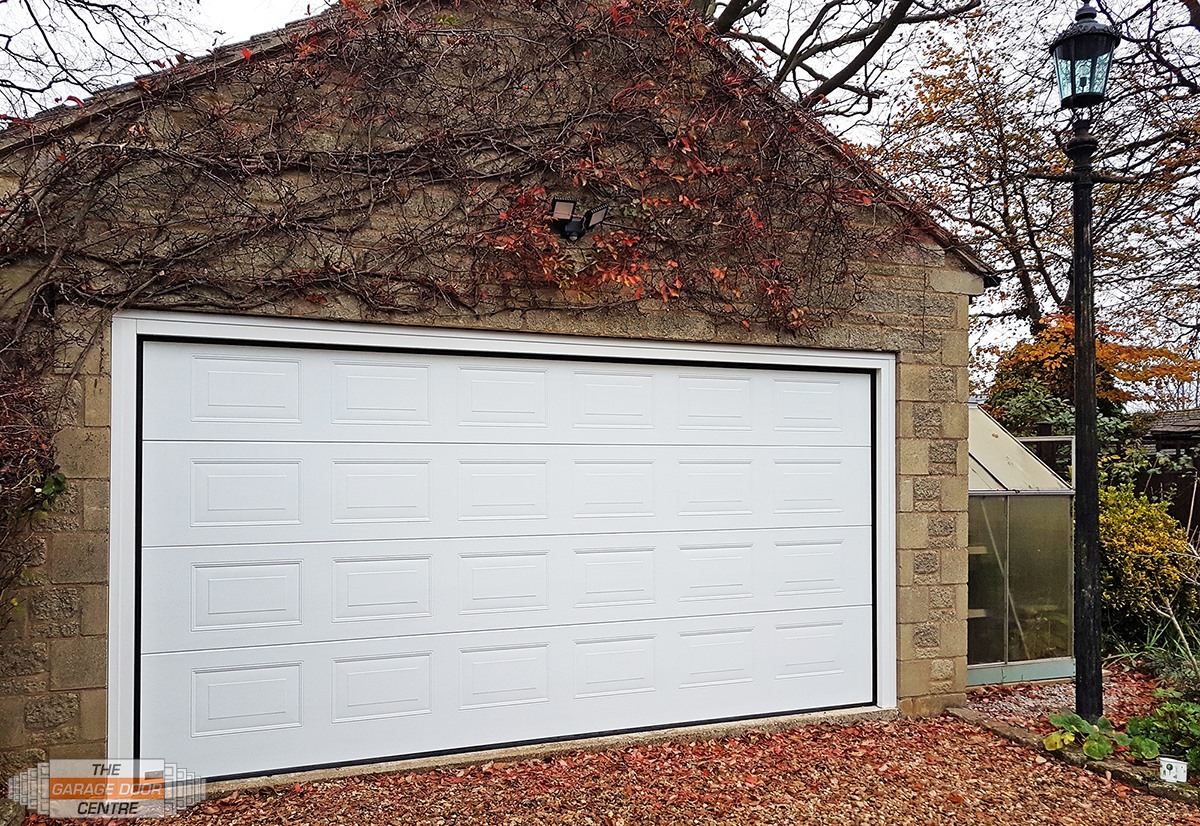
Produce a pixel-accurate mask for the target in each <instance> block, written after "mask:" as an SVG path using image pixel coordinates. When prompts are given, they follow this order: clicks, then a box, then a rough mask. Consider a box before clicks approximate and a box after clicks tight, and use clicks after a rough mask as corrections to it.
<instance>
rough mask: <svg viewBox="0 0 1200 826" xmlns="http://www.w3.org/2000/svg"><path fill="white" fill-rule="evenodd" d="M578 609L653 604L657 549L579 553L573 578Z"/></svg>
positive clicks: (587, 551)
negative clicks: (655, 551)
mask: <svg viewBox="0 0 1200 826" xmlns="http://www.w3.org/2000/svg"><path fill="white" fill-rule="evenodd" d="M572 581H573V584H574V594H575V607H576V608H595V607H600V606H606V605H646V604H652V603H653V602H654V549H653V548H620V549H612V550H610V549H606V548H596V549H580V550H577V551H575V570H574V576H573V577H572Z"/></svg>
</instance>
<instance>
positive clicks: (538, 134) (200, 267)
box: [0, 0, 913, 490]
mask: <svg viewBox="0 0 1200 826" xmlns="http://www.w3.org/2000/svg"><path fill="white" fill-rule="evenodd" d="M0 165H2V170H3V173H4V177H3V178H2V179H0V181H2V182H3V187H4V191H5V193H6V194H5V197H4V198H3V200H2V201H0V221H2V222H3V224H2V233H3V234H2V236H0V285H3V293H2V294H0V320H3V321H4V322H5V323H6V324H7V325H8V326H7V328H6V329H7V331H8V332H7V338H6V341H5V342H4V344H3V345H2V346H3V353H2V355H0V393H2V394H12V393H14V392H16V393H19V391H18V390H17V389H16V388H19V387H23V386H33V385H34V384H36V382H37V379H36V376H35V375H34V373H31V372H30V371H29V370H27V369H25V368H24V367H22V366H21V365H22V364H23V363H24V362H23V359H24V360H25V361H26V362H27V361H28V354H29V353H30V352H33V351H35V350H38V348H39V347H41V348H42V350H39V352H43V354H44V349H45V345H44V342H45V340H46V338H47V336H49V338H50V339H53V338H54V336H53V326H54V324H55V319H56V318H58V317H59V316H60V315H61V311H62V309H63V308H65V307H71V308H91V309H93V310H98V311H101V312H113V311H116V310H119V309H122V308H133V307H159V308H164V307H165V308H173V309H188V308H197V309H200V308H202V309H205V310H210V311H226V312H238V313H245V312H263V313H279V314H292V313H294V312H296V311H297V307H300V308H304V307H308V311H310V312H311V313H313V314H321V313H322V312H325V313H330V314H335V315H337V314H339V311H340V314H341V315H346V314H352V315H354V317H360V318H368V319H378V320H400V319H403V318H405V317H417V316H419V317H422V318H424V319H430V318H437V317H445V318H458V319H462V318H476V319H481V318H486V317H489V316H503V315H505V314H521V313H527V312H530V311H536V310H542V309H554V310H560V311H567V312H588V313H603V312H608V311H611V310H616V309H624V310H626V311H630V310H632V311H639V312H647V313H649V312H674V311H676V308H678V309H684V310H687V311H689V312H693V313H702V314H705V315H706V316H707V317H709V318H710V319H712V320H713V322H714V323H716V324H729V325H740V326H743V327H746V328H751V327H755V326H758V327H764V328H768V329H775V330H780V331H789V332H791V333H793V334H796V335H798V336H805V335H809V334H811V332H812V331H813V330H815V329H817V328H819V327H821V326H824V325H827V324H829V323H830V322H832V321H833V320H834V319H836V318H838V317H839V316H841V315H843V314H845V313H846V312H848V311H849V310H850V309H851V308H852V307H853V306H854V305H855V303H856V301H857V300H858V298H859V296H860V292H861V290H862V279H863V273H864V271H865V268H866V262H869V261H870V260H871V259H873V258H877V257H879V256H882V255H886V253H887V251H888V250H889V249H890V248H892V246H893V245H894V243H895V242H896V241H898V240H899V239H902V238H904V237H905V236H907V235H908V234H909V233H910V232H911V231H912V230H913V222H912V220H911V219H910V218H907V217H905V216H906V215H907V214H908V213H906V212H904V211H903V210H897V209H893V208H891V207H894V206H896V205H895V204H888V203H880V202H878V200H877V199H879V198H881V197H883V196H882V195H881V193H882V192H884V191H885V190H883V189H882V188H881V187H880V185H879V183H878V181H877V180H876V179H874V178H873V177H872V174H871V173H870V172H869V171H867V170H866V168H865V167H864V166H862V165H861V164H859V163H858V162H856V161H855V160H853V159H852V158H851V157H849V156H848V155H847V154H846V153H845V152H844V151H843V149H842V147H840V146H838V145H837V143H836V141H835V140H834V139H832V138H831V137H830V136H828V134H827V133H825V132H824V131H823V130H821V129H820V128H819V127H818V126H816V125H815V124H814V123H813V122H812V121H811V120H809V118H808V116H807V115H804V114H802V113H800V112H798V111H797V110H796V109H795V108H794V107H792V106H790V105H788V104H787V102H786V101H783V100H781V99H780V98H779V97H778V96H777V93H776V92H774V91H772V90H771V89H770V88H769V86H768V85H767V84H766V83H764V82H762V81H761V79H760V78H758V77H757V76H756V73H755V71H754V69H753V68H752V67H749V66H748V65H746V64H744V63H743V62H742V61H741V60H740V59H738V58H737V57H736V56H734V55H732V54H731V53H730V52H729V51H728V50H727V47H725V46H724V45H723V44H721V43H720V42H719V40H718V39H716V38H714V37H713V36H711V35H710V33H709V32H708V30H707V29H706V28H705V26H704V24H703V23H702V22H701V20H700V19H699V18H697V17H696V16H694V15H693V14H692V13H691V12H689V11H688V9H687V8H686V4H684V3H677V2H672V0H615V2H602V3H597V4H587V3H583V2H575V1H574V0H557V1H554V0H500V2H488V3H479V4H472V3H468V2H460V3H453V4H450V3H435V2H424V3H404V4H399V3H376V4H374V5H372V7H371V8H368V7H367V6H366V5H365V4H364V5H360V4H358V3H355V2H352V1H351V0H344V2H343V3H342V7H341V8H340V9H337V10H334V11H333V12H331V13H328V14H326V15H322V16H320V17H318V18H314V19H312V20H310V21H305V22H303V23H300V24H297V25H293V26H291V27H289V28H288V29H285V30H283V31H281V32H280V33H277V34H276V35H273V36H271V37H266V38H261V39H258V40H255V41H251V42H249V43H247V44H245V45H244V46H238V47H234V48H232V49H228V50H225V51H223V52H220V53H218V54H215V55H214V56H213V57H212V58H211V59H207V60H205V61H202V62H197V63H183V64H180V65H178V66H175V67H172V68H170V69H169V70H166V71H163V72H161V73H159V74H156V75H153V76H150V77H147V78H143V79H139V80H138V81H136V82H135V83H134V84H133V85H131V86H130V87H128V88H124V89H118V90H114V91H112V92H109V93H107V94H105V95H101V96H99V97H98V98H96V99H94V100H92V101H88V102H87V103H86V104H85V105H84V106H83V107H81V108H78V110H71V111H65V112H59V113H51V114H50V115H48V116H46V117H43V118H40V119H38V120H35V121H34V122H31V123H22V122H17V123H15V124H14V125H12V126H11V127H10V128H9V129H8V130H7V132H6V133H4V134H3V135H0ZM553 197H563V198H571V199H573V200H576V201H578V202H579V203H580V205H581V207H584V206H593V205H600V204H607V205H608V207H609V212H608V216H609V217H608V219H607V220H606V221H605V223H604V224H602V225H601V226H600V227H598V228H597V229H596V230H595V231H594V232H593V233H591V234H589V235H587V236H586V237H585V238H584V239H582V240H581V241H579V242H577V243H571V242H568V241H566V240H564V239H563V238H562V237H561V236H560V235H558V234H557V233H556V232H555V231H554V229H553V227H551V225H550V224H549V222H548V220H547V213H548V208H549V204H550V199H551V198H553ZM47 330H49V332H47ZM38 342H41V344H38ZM35 372H36V371H35ZM42 401H45V400H42ZM40 403H41V402H39V404H40ZM49 408H53V404H49V405H48V408H47V409H49ZM0 415H5V416H7V415H9V414H8V412H7V411H4V410H0ZM53 426H54V425H53V423H50V424H45V423H43V424H39V425H38V427H29V428H27V429H26V430H25V431H24V433H25V436H24V438H25V439H26V441H27V442H28V443H29V444H35V443H36V444H39V445H42V449H41V453H39V454H38V458H36V459H35V460H34V461H33V464H32V465H31V466H30V467H31V468H32V467H36V468H37V469H38V472H39V473H40V472H42V471H50V470H52V469H53V460H52V455H51V453H50V452H49V451H50V448H49V447H48V446H49V444H50V439H49V438H48V437H46V431H45V430H44V429H43V430H39V428H41V427H49V428H50V430H51V432H52V429H53ZM37 476H38V475H37V473H35V474H33V476H30V477H28V478H26V477H24V476H21V475H20V474H18V473H16V472H15V471H14V472H11V473H10V472H9V469H7V468H6V469H4V470H3V479H0V484H3V485H4V489H5V490H7V489H8V488H9V487H10V486H12V485H18V486H20V485H24V486H25V488H26V489H28V490H32V488H33V481H38V479H37ZM21 480H24V481H21Z"/></svg>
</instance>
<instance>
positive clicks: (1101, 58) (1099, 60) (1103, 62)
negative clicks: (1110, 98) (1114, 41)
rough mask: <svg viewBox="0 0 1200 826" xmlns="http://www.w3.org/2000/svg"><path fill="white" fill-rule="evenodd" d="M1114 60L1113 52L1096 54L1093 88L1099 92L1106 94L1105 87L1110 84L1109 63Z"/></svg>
mask: <svg viewBox="0 0 1200 826" xmlns="http://www.w3.org/2000/svg"><path fill="white" fill-rule="evenodd" d="M1111 61H1112V52H1109V53H1108V54H1101V55H1097V56H1096V69H1095V73H1094V75H1093V80H1092V84H1093V90H1094V91H1095V92H1096V93H1097V94H1100V95H1102V94H1104V87H1105V86H1107V85H1108V64H1109V63H1110V62H1111Z"/></svg>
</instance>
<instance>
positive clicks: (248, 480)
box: [191, 459, 300, 527]
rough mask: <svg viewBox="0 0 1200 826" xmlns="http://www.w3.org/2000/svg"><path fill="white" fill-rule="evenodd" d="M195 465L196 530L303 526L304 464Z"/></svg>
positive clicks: (206, 463)
mask: <svg viewBox="0 0 1200 826" xmlns="http://www.w3.org/2000/svg"><path fill="white" fill-rule="evenodd" d="M191 464H192V491H191V493H192V522H191V524H192V526H193V527H205V526H208V525H298V524H300V462H298V461H296V462H276V461H258V462H220V461H203V460H196V459H193V460H192V463H191Z"/></svg>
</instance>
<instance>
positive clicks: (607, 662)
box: [575, 637, 654, 698]
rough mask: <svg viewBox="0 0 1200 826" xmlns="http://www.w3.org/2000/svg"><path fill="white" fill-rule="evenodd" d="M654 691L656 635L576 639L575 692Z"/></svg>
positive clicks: (581, 694)
mask: <svg viewBox="0 0 1200 826" xmlns="http://www.w3.org/2000/svg"><path fill="white" fill-rule="evenodd" d="M647 691H654V637H624V638H620V639H602V640H576V641H575V696H576V697H577V698H583V697H608V696H612V695H614V694H640V693H643V692H647Z"/></svg>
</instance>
